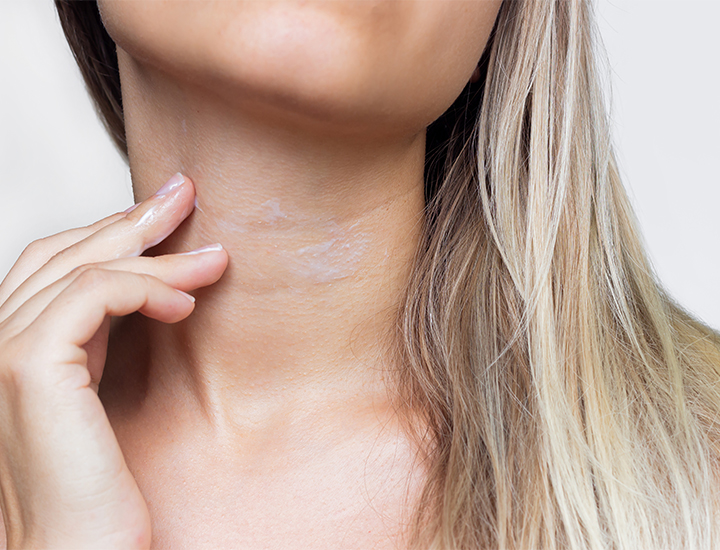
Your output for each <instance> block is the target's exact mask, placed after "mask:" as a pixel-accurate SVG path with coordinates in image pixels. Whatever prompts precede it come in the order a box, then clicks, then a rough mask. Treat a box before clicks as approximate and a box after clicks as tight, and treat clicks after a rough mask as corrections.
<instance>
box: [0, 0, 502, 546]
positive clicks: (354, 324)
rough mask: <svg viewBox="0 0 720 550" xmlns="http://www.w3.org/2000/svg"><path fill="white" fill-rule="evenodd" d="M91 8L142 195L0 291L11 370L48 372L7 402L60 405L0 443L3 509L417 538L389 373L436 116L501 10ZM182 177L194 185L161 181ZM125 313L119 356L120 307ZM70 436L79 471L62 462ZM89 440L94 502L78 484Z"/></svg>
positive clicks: (255, 532) (13, 514) (86, 525)
mask: <svg viewBox="0 0 720 550" xmlns="http://www.w3.org/2000/svg"><path fill="white" fill-rule="evenodd" d="M100 6H101V11H102V13H103V17H104V20H105V22H106V25H107V27H108V30H109V31H110V33H111V36H112V37H113V39H115V40H116V42H117V43H118V57H119V62H120V69H121V77H122V85H123V103H124V108H125V121H126V129H127V135H128V147H129V153H130V164H131V169H132V173H133V184H134V187H135V193H136V197H137V198H138V199H141V200H142V199H144V200H145V202H143V203H142V204H141V205H140V206H138V207H137V208H136V209H135V210H133V211H132V212H130V213H129V214H118V215H116V216H114V217H112V218H111V219H109V220H105V221H103V222H99V225H98V226H96V227H94V228H90V229H82V230H76V231H77V232H76V233H74V234H72V235H71V236H68V235H67V234H66V235H62V234H61V235H58V236H55V237H52V238H51V239H49V240H47V241H45V242H43V243H41V244H40V245H36V246H35V247H34V248H32V249H30V250H29V251H28V252H27V253H26V254H24V256H23V258H21V260H20V261H19V263H18V264H17V265H16V267H15V268H14V270H13V271H12V272H11V274H10V275H9V277H8V279H6V281H5V282H3V286H2V287H0V303H3V302H4V303H3V305H2V307H1V308H0V351H2V352H3V353H2V354H0V355H2V357H3V361H2V369H4V370H3V371H2V372H11V373H24V372H27V369H28V368H29V367H27V365H28V364H30V365H33V366H32V368H31V370H30V371H29V372H33V373H37V374H36V375H35V376H30V377H29V376H19V375H16V374H15V375H13V376H12V377H10V378H9V379H12V383H6V384H4V385H3V386H0V387H2V388H4V389H3V391H4V392H5V394H6V395H5V396H0V398H2V399H0V401H3V400H5V401H6V402H8V401H12V399H10V398H9V397H11V396H15V395H20V394H22V395H25V393H27V394H28V395H30V394H31V395H42V396H43V398H42V399H41V398H40V397H38V398H37V399H36V400H34V401H30V400H25V401H22V400H21V402H20V405H17V406H18V407H25V408H24V409H22V410H23V411H30V412H28V413H27V417H28V418H31V419H34V420H33V422H34V423H33V422H30V421H28V424H27V425H26V426H22V429H17V428H16V430H15V431H13V430H11V429H9V428H4V429H3V430H4V431H2V432H0V436H1V437H0V443H1V444H2V446H3V449H4V450H5V449H9V448H10V445H11V442H18V441H21V442H23V445H19V446H18V445H16V446H15V448H17V449H20V450H17V451H14V454H13V456H12V460H5V461H2V463H0V484H2V487H3V492H4V493H7V494H15V493H16V494H17V495H18V496H17V497H5V496H4V497H3V499H2V503H3V513H4V515H5V520H6V522H8V525H9V526H10V528H9V529H8V537H9V540H10V541H11V544H10V547H20V548H25V547H28V548H29V547H33V546H35V547H38V546H39V547H43V546H44V547H53V548H56V547H74V548H82V547H88V548H92V547H98V542H97V541H98V540H103V541H105V542H106V544H105V545H104V546H103V547H108V548H110V547H115V546H117V547H121V548H131V547H133V548H134V547H138V548H149V547H152V548H158V549H159V548H197V547H207V548H247V549H251V548H252V549H255V548H358V549H359V548H378V549H379V548H400V547H402V545H403V543H404V541H405V536H406V534H407V528H406V527H407V523H408V521H409V519H410V517H411V515H412V510H413V504H414V502H415V501H416V498H417V495H418V491H419V489H420V488H421V487H422V481H423V476H424V471H423V467H422V464H421V463H420V462H419V461H418V456H420V455H419V453H418V449H417V448H415V446H414V445H413V444H412V442H411V441H410V440H409V439H408V437H407V436H406V432H405V430H404V429H403V418H404V417H405V416H406V415H412V411H397V410H395V408H394V407H393V406H392V404H391V398H390V396H391V394H392V385H391V384H388V381H389V380H391V376H390V374H389V373H391V372H392V370H393V369H395V368H397V367H398V365H397V362H396V359H395V354H394V353H393V344H394V342H393V339H392V336H393V331H394V322H395V314H396V312H397V308H398V306H399V304H400V301H401V299H402V289H403V288H404V286H405V285H406V283H407V279H408V276H409V272H410V267H411V260H412V257H413V254H414V253H415V250H416V248H417V246H418V243H419V238H420V229H421V227H422V223H423V208H424V198H423V164H424V154H425V141H424V132H425V128H426V126H427V124H429V123H430V122H431V121H432V120H434V119H435V118H436V117H437V116H439V115H440V114H441V113H442V112H443V111H444V110H445V109H446V108H447V107H448V106H449V105H450V104H451V103H452V101H453V100H454V98H455V97H456V96H457V94H458V93H459V92H460V91H461V89H462V87H463V86H464V85H465V83H466V82H467V81H468V79H469V78H470V77H471V75H472V73H473V70H474V68H475V64H476V63H477V60H478V59H479V56H480V53H481V52H482V49H483V47H484V45H485V42H486V40H487V36H488V34H489V31H490V28H491V27H492V23H493V21H494V18H495V15H496V13H497V9H498V7H499V2H497V1H492V2H491V1H487V2H486V1H481V0H477V1H471V2H460V1H457V2H455V1H442V2H441V1H438V2H417V3H416V2H328V3H322V2H321V3H314V2H282V3H275V2H262V3H258V2H249V3H245V2H219V3H212V4H210V3H197V2H143V3H140V2H117V3H114V2H107V1H106V2H101V3H100ZM258 29H261V30H262V31H263V32H259V31H258ZM388 52H393V55H388ZM177 171H181V172H182V173H183V174H184V175H185V180H184V183H180V178H178V179H177V180H176V181H175V183H176V184H177V185H176V186H175V187H174V188H173V189H172V190H171V191H170V192H169V193H167V194H166V195H162V196H161V197H153V196H152V193H153V192H154V190H155V188H156V187H158V185H159V184H160V183H161V182H163V181H164V180H166V179H167V178H168V177H169V176H170V175H172V174H173V173H174V172H177ZM196 201H197V202H196ZM195 204H197V206H195ZM153 208H155V209H154V210H153ZM151 210H152V212H151V213H148V212H150V211H151ZM127 220H130V222H132V223H128V222H127ZM178 226H179V227H178ZM176 227H178V228H177V229H176V230H174V229H175V228H176ZM173 230H174V231H173ZM76 241H78V244H73V243H74V242H76ZM158 241H160V242H159V243H158ZM88 243H90V244H88ZM211 243H221V244H222V248H221V249H218V248H216V249H210V250H208V251H205V252H202V253H197V254H192V255H184V256H178V255H177V253H178V252H182V251H187V250H191V249H194V248H197V247H201V246H203V245H207V244H211ZM155 244H157V246H154V248H152V249H151V250H150V252H149V253H147V255H148V256H152V258H149V257H139V254H141V253H142V252H143V250H144V249H145V248H146V247H147V245H155ZM143 245H144V246H143ZM66 249H67V251H66V252H63V253H62V254H60V255H58V256H56V257H55V259H53V260H52V261H51V262H50V263H48V264H45V265H43V264H44V263H45V260H46V259H47V258H49V257H51V256H53V255H55V254H57V253H58V252H60V251H62V250H66ZM108 262H109V263H108ZM87 264H93V265H95V266H96V267H95V268H92V269H87V268H80V269H79V270H78V269H76V268H78V267H79V266H85V265H87ZM74 269H75V271H73V270H74ZM68 273H70V275H68ZM28 277H29V278H28ZM23 281H26V282H25V283H24V284H22V283H23ZM54 281H64V282H60V283H57V282H54ZM48 285H51V286H50V287H48ZM53 285H55V288H56V289H59V287H62V290H59V291H58V290H56V291H55V292H50V291H44V290H42V289H43V288H46V287H48V288H53ZM63 285H64V286H63ZM16 289H17V291H16ZM173 289H180V290H184V291H188V292H192V294H193V295H194V296H195V298H196V302H195V303H194V304H193V303H192V302H191V301H190V300H188V299H187V298H186V297H184V296H182V295H181V294H179V293H177V292H175V290H173ZM13 292H14V294H13ZM11 295H12V296H11ZM33 303H34V304H35V306H33V307H28V306H27V305H26V304H33ZM48 304H50V306H52V307H49V306H48ZM70 304H76V305H74V306H71V305H70ZM71 307H74V308H75V309H77V310H78V312H77V313H76V314H75V315H76V316H75V317H74V318H73V319H76V320H75V321H74V323H75V324H73V325H72V326H71V325H70V323H66V322H65V319H67V318H69V317H68V315H67V311H68V308H71ZM133 311H139V312H140V313H141V314H144V315H140V314H134V315H131V316H129V317H126V318H124V319H123V320H122V321H121V322H120V323H119V325H118V326H117V328H116V330H114V331H113V332H112V335H111V337H110V341H109V348H108V359H107V364H104V356H105V338H106V335H107V330H108V320H107V318H106V315H127V314H129V313H132V312H133ZM66 324H67V327H68V328H67V331H66V332H67V336H66V337H65V340H62V341H58V343H57V344H56V345H55V347H53V346H49V345H48V344H47V342H49V341H50V340H52V338H51V337H50V334H53V333H54V332H57V331H56V328H55V327H58V326H65V325H66ZM8 327H11V328H8ZM12 327H14V328H12ZM96 331H98V332H97V333H96ZM60 332H62V331H60ZM53 341H54V340H53ZM39 344H42V346H40V345H39ZM30 349H32V350H34V351H33V353H29V352H28V350H30ZM38 349H42V350H43V352H42V353H41V352H40V351H37V350H38ZM68 349H69V350H71V352H72V353H71V354H72V362H71V363H72V365H73V369H72V370H71V371H70V374H67V372H66V371H63V370H62V369H61V368H60V366H59V365H63V364H66V363H67V361H68V359H67V356H66V355H63V353H61V352H63V350H68ZM80 350H87V351H88V352H89V353H88V354H87V356H85V357H83V354H82V353H80ZM67 353H70V352H67ZM103 365H104V370H103ZM48 369H50V370H52V371H53V372H54V373H56V374H53V376H48V375H47V371H48ZM60 371H62V372H65V373H66V375H67V376H66V377H65V378H62V377H60V378H58V375H57V372H60ZM84 373H85V374H84ZM88 374H89V375H88ZM101 376H102V383H100V386H99V387H100V391H99V399H97V396H95V392H94V391H93V388H94V387H95V384H97V383H99V382H100V377H101ZM5 378H6V379H7V378H8V377H5ZM65 379H69V380H72V381H73V383H74V385H73V386H72V387H73V392H75V393H72V392H71V393H68V391H66V390H62V389H58V385H59V384H60V385H62V384H61V381H62V380H65ZM36 387H41V388H43V391H42V392H39V391H38V392H35V388H36ZM28 388H30V389H31V390H32V391H30V390H28ZM63 391H64V393H63ZM23 392H25V393H23ZM33 392H34V393H33ZM77 395H82V396H83V398H82V399H85V400H86V401H87V403H85V404H84V405H81V406H80V405H78V406H77V407H76V406H75V403H76V402H77V399H76V397H77ZM48 396H51V397H52V399H51V397H48ZM6 397H7V398H8V399H5V398H6ZM74 399H75V401H73V400H74ZM53 400H57V402H58V403H72V404H73V407H74V408H73V410H76V414H77V415H80V417H82V418H85V419H86V420H87V419H88V418H91V419H92V422H93V426H95V428H96V430H98V431H97V433H95V439H92V437H89V438H88V437H86V435H85V434H86V433H87V430H84V431H83V430H81V429H78V428H77V419H75V422H76V423H75V424H73V418H69V417H68V418H64V417H63V418H60V416H59V413H58V412H57V410H54V409H51V408H48V406H47V403H49V402H55V401H53ZM16 401H17V400H16ZM71 408H72V407H71ZM6 409H7V407H6ZM38 411H40V412H38ZM88 411H92V413H91V414H90V416H89V417H88ZM2 414H4V415H5V418H10V417H11V416H13V415H15V416H16V417H17V415H18V411H17V410H14V411H13V410H4V411H3V412H2ZM104 414H106V415H107V417H104V416H103V415H104ZM83 415H84V416H83ZM97 418H101V420H102V421H99V420H96V419H97ZM35 420H36V422H35ZM88 421H89V420H88ZM53 423H54V424H53ZM50 425H53V426H54V428H53V429H54V430H55V432H56V433H57V434H58V438H57V440H53V439H52V438H47V437H45V430H47V429H48V426H50ZM71 426H76V427H71ZM55 432H53V433H55ZM66 433H72V434H73V437H70V438H67V439H68V440H69V441H71V442H72V443H73V444H72V445H71V446H70V448H69V449H68V450H67V456H68V457H69V458H68V462H67V464H65V465H64V466H63V465H62V464H61V465H60V466H63V467H60V466H58V467H55V466H53V467H51V468H50V469H49V470H48V471H46V470H45V469H47V468H48V464H50V463H51V462H52V461H51V459H50V457H52V456H57V453H58V452H61V451H62V449H61V447H62V445H64V444H66V443H64V442H63V441H64V439H63V434H66ZM91 435H92V434H91ZM97 441H102V442H104V443H103V444H102V445H97ZM23 449H24V450H23ZM76 449H82V450H83V452H82V453H80V452H79V451H78V453H79V454H80V456H77V457H76V458H75V459H73V456H74V455H73V454H72V452H71V451H74V450H76ZM23 453H25V454H23ZM28 455H32V456H35V457H40V458H38V459H37V460H36V461H35V464H34V466H33V465H30V466H22V467H20V466H18V464H21V465H23V464H25V463H26V462H28V461H27V456H28ZM88 456H90V457H91V458H93V460H90V463H91V464H95V465H96V466H97V469H98V472H97V474H96V475H95V477H93V479H94V480H96V479H101V480H104V481H105V482H107V483H106V485H105V486H103V491H102V494H98V492H97V491H95V489H94V487H95V485H93V484H92V483H90V482H88V481H87V479H86V478H84V477H83V476H80V478H78V476H77V475H76V472H77V470H78V469H82V468H84V465H85V462H87V461H88V460H89V459H88V458H87V457H88ZM123 458H124V461H123ZM33 468H35V469H33ZM40 471H43V472H44V473H43V475H42V476H40V475H38V474H37V472H40ZM108 472H113V475H114V477H113V476H111V475H110V474H108ZM28 479H36V480H37V481H36V482H34V483H30V482H28V481H27V480H28ZM111 479H112V480H114V481H112V482H111V481H108V480H111ZM20 480H24V481H22V482H21V481H20ZM48 486H51V487H52V488H53V490H52V491H51V490H49V489H46V488H47V487H48ZM12 488H15V493H13V490H12ZM53 491H54V492H53ZM58 492H60V494H69V493H72V494H77V495H78V496H77V502H78V503H80V504H77V505H74V504H73V502H65V501H63V502H62V503H59V502H58V501H57V499H55V500H54V499H53V495H56V494H58ZM68 498H69V497H68ZM87 503H91V504H92V508H93V509H94V510H102V513H98V514H94V515H92V514H91V518H92V519H91V521H90V520H88V510H87V508H83V506H86V505H88V504H87ZM79 517H82V518H83V521H82V522H79V521H78V518H79ZM108 517H110V518H111V519H112V521H110V520H108ZM48 518H49V519H48ZM69 525H72V526H73V527H72V528H69V527H68V526H69ZM76 526H77V527H76Z"/></svg>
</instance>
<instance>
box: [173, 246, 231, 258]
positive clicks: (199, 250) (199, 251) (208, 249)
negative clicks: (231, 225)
mask: <svg viewBox="0 0 720 550" xmlns="http://www.w3.org/2000/svg"><path fill="white" fill-rule="evenodd" d="M222 249H223V247H222V245H221V244H220V243H215V244H209V245H207V246H201V247H200V248H196V249H195V250H191V251H189V252H180V253H179V254H178V255H179V256H190V255H191V254H202V253H203V252H214V251H217V250H222Z"/></svg>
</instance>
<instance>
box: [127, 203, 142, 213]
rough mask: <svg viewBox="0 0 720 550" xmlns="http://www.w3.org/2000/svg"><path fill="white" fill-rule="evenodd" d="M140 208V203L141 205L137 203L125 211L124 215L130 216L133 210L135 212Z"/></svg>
mask: <svg viewBox="0 0 720 550" xmlns="http://www.w3.org/2000/svg"><path fill="white" fill-rule="evenodd" d="M138 206H140V203H139V202H136V203H135V204H133V205H132V206H131V207H130V208H128V209H127V210H125V211H124V212H123V214H129V213H130V212H132V211H133V210H135V209H136V208H137V207H138Z"/></svg>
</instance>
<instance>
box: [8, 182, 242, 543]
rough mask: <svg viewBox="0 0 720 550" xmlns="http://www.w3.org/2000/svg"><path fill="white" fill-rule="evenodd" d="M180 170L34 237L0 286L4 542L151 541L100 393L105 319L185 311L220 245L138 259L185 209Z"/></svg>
mask: <svg viewBox="0 0 720 550" xmlns="http://www.w3.org/2000/svg"><path fill="white" fill-rule="evenodd" d="M194 197H195V191H194V187H193V185H192V182H190V181H189V180H183V178H182V176H179V175H176V176H174V177H173V178H171V180H170V181H169V182H168V184H166V185H165V186H164V187H163V188H162V189H161V190H160V191H159V192H158V194H156V195H154V196H152V197H150V198H149V199H147V200H146V201H144V202H142V203H140V204H139V205H138V206H137V208H135V209H134V210H132V211H131V212H129V213H128V212H125V213H120V214H115V215H113V216H110V217H108V218H105V219H104V220H101V221H99V222H97V223H95V224H94V225H91V226H89V227H85V228H80V229H73V230H70V231H66V232H64V233H60V234H58V235H54V236H52V237H49V238H47V239H42V240H40V241H37V242H35V243H32V244H31V245H30V246H28V248H27V249H26V250H25V252H23V254H22V256H21V257H20V259H19V260H18V262H17V263H16V264H15V266H14V267H13V269H12V270H11V271H10V273H9V274H8V276H7V277H6V279H5V280H4V281H3V282H2V284H0V487H1V488H2V491H1V492H0V504H1V505H2V512H3V517H4V518H5V524H6V530H7V542H8V548H53V549H54V548H72V549H74V550H78V549H82V548H93V549H98V548H102V549H111V548H122V549H136V548H149V546H150V539H151V531H150V518H149V515H148V511H147V506H146V504H145V501H144V499H143V497H142V495H141V494H140V490H139V489H138V486H137V484H136V482H135V479H134V478H133V476H132V475H131V473H130V471H129V470H128V468H127V465H126V464H125V460H124V458H123V454H122V451H121V450H120V446H119V445H118V442H117V439H116V438H115V434H114V433H113V430H112V428H111V426H110V423H109V421H108V418H107V415H106V414H105V410H104V409H103V406H102V404H101V402H100V400H99V399H98V396H97V388H98V384H99V382H100V379H101V377H102V374H103V369H104V366H105V355H106V351H107V339H108V331H109V320H110V316H113V315H127V314H129V313H132V312H134V311H139V312H141V313H143V314H144V315H147V316H148V317H151V318H153V319H157V320H158V321H162V322H165V323H174V322H177V321H180V320H182V319H184V318H185V317H187V316H188V315H190V313H191V312H192V310H193V307H194V300H193V299H192V297H191V296H189V295H188V294H185V293H184V292H183V291H189V290H193V289H196V288H199V287H202V286H206V285H209V284H212V283H214V282H215V281H216V280H218V279H219V278H220V276H221V275H222V273H223V271H224V270H225V267H226V266H227V260H228V258H227V254H226V253H225V251H224V250H223V249H222V248H221V247H220V246H216V247H210V249H209V250H206V251H204V252H199V253H196V254H168V255H165V256H160V257H156V258H148V257H141V256H140V254H142V252H143V251H144V250H146V249H147V248H149V247H151V246H154V245H156V244H157V243H159V242H160V241H162V240H163V239H165V238H166V237H167V236H168V235H169V234H170V233H172V232H173V231H174V230H175V228H176V227H177V226H178V225H179V224H180V223H181V222H182V221H183V219H185V218H186V217H187V216H188V215H189V214H190V212H191V211H192V209H193V204H194Z"/></svg>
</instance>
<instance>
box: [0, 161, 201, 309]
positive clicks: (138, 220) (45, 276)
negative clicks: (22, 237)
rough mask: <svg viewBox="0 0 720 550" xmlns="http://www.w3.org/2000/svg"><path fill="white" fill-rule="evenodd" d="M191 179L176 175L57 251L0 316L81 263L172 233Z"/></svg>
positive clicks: (125, 253)
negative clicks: (125, 211)
mask: <svg viewBox="0 0 720 550" xmlns="http://www.w3.org/2000/svg"><path fill="white" fill-rule="evenodd" d="M194 198H195V190H194V187H193V185H192V182H191V181H190V180H188V179H185V178H184V177H183V176H182V175H180V174H176V175H175V176H173V177H172V178H170V180H169V181H168V182H167V183H166V184H165V185H164V186H163V187H162V188H161V189H160V190H159V191H158V192H157V193H156V194H155V195H153V196H152V197H150V198H149V199H147V200H145V201H143V202H142V203H140V204H139V206H138V207H137V208H135V209H134V210H133V211H132V212H130V213H128V214H126V215H117V216H118V217H117V218H116V219H115V220H114V221H112V222H110V223H107V224H103V225H101V226H100V227H99V229H97V230H96V231H94V232H90V233H89V234H88V235H87V236H86V237H85V238H83V239H81V240H79V241H78V242H75V243H74V244H72V245H71V246H69V247H68V248H65V249H64V250H61V251H60V252H58V253H56V254H55V255H54V256H53V257H52V258H51V259H50V260H49V261H47V263H45V264H44V265H43V266H42V267H41V268H40V269H39V270H38V271H37V272H35V273H34V274H33V275H31V276H30V277H28V278H27V279H26V280H25V281H24V282H23V283H22V284H21V285H20V286H19V287H18V288H17V289H15V290H14V292H13V293H12V294H11V295H10V296H9V298H8V299H7V300H6V301H5V302H4V303H3V304H2V306H1V307H0V319H3V318H6V317H7V315H8V311H10V312H12V311H15V310H16V309H17V308H18V307H19V305H20V304H22V303H24V302H25V301H26V300H28V299H29V298H30V297H31V296H33V295H34V294H36V293H37V292H39V291H40V290H41V289H42V288H44V287H46V286H48V285H50V284H52V283H53V282H54V281H56V280H58V279H60V278H61V277H62V276H64V275H65V274H66V273H68V272H70V271H72V270H73V269H75V268H77V267H78V266H81V265H84V264H93V263H99V262H104V261H107V260H113V259H117V258H124V257H133V256H139V255H140V254H142V252H144V251H145V250H146V249H148V248H150V247H152V246H155V245H156V244H158V243H159V242H160V241H162V240H163V239H165V238H166V237H167V236H168V235H170V233H172V232H173V231H174V230H175V229H176V228H177V226H178V225H180V223H181V222H182V221H183V220H184V219H185V218H186V217H187V216H188V215H189V214H190V212H192V210H193V208H194Z"/></svg>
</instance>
